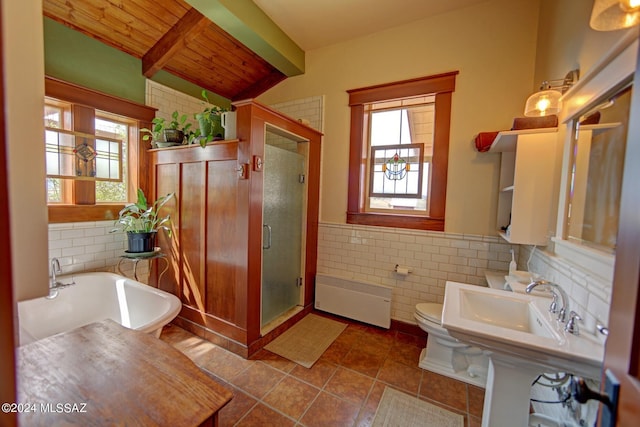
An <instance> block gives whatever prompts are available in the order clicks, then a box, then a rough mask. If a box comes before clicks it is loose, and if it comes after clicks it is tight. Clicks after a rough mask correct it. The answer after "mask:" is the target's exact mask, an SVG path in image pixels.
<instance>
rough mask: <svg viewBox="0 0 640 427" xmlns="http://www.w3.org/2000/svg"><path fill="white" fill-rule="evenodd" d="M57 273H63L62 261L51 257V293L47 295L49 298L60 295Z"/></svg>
mask: <svg viewBox="0 0 640 427" xmlns="http://www.w3.org/2000/svg"><path fill="white" fill-rule="evenodd" d="M56 273H62V269H61V268H60V261H58V258H51V282H50V283H49V295H48V296H47V298H49V299H52V298H55V297H57V296H58V290H57V288H58V281H57V280H56Z"/></svg>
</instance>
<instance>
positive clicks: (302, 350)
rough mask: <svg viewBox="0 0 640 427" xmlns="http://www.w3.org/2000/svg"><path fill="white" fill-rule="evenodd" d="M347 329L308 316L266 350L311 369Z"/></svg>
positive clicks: (338, 324) (317, 317) (329, 321)
mask: <svg viewBox="0 0 640 427" xmlns="http://www.w3.org/2000/svg"><path fill="white" fill-rule="evenodd" d="M346 327H347V325H346V324H344V323H340V322H336V321H335V320H331V319H327V318H325V317H320V316H316V315H315V314H308V315H306V316H305V317H304V318H303V319H302V320H300V321H299V322H298V323H296V324H295V325H293V326H292V327H291V328H289V330H287V331H286V332H285V333H284V334H282V335H280V336H279V337H278V338H276V339H275V340H273V341H271V342H270V343H269V344H267V345H266V346H264V348H265V349H266V350H269V351H270V352H272V353H275V354H278V355H280V356H282V357H285V358H287V359H289V360H291V361H293V362H296V363H297V364H299V365H302V366H304V367H305V368H311V367H312V366H313V364H314V363H316V361H317V360H318V359H319V358H320V356H322V353H324V352H325V351H326V350H327V348H329V346H330V345H331V343H332V342H333V341H334V340H335V339H336V338H338V336H339V335H340V334H341V333H342V331H344V329H345V328H346Z"/></svg>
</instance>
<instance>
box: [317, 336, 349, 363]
mask: <svg viewBox="0 0 640 427" xmlns="http://www.w3.org/2000/svg"><path fill="white" fill-rule="evenodd" d="M352 347H353V346H352V345H351V344H349V343H346V342H340V341H337V340H336V341H334V342H333V343H332V344H331V345H330V346H329V348H328V349H326V350H325V352H324V353H322V356H320V360H324V361H326V362H331V363H340V362H341V361H342V359H343V358H344V356H346V355H347V353H349V350H351V348H352Z"/></svg>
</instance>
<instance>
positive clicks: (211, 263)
mask: <svg viewBox="0 0 640 427" xmlns="http://www.w3.org/2000/svg"><path fill="white" fill-rule="evenodd" d="M237 167H238V166H237V161H236V160H218V161H210V162H207V191H206V206H207V216H206V281H207V288H206V292H207V295H206V303H205V309H206V312H207V313H209V314H212V315H214V316H216V317H218V318H220V319H224V320H226V321H228V322H231V323H234V324H237V323H238V321H239V318H241V317H242V315H241V314H240V313H238V312H237V311H238V309H237V307H236V305H237V304H236V303H237V301H238V300H239V298H241V295H242V296H244V292H242V288H241V286H242V283H243V280H240V279H239V278H238V274H239V272H240V271H243V270H244V269H245V265H246V261H245V260H246V258H247V256H246V251H247V237H246V226H244V227H241V226H240V221H241V219H242V218H243V216H244V215H243V214H242V213H241V212H240V211H239V206H240V202H239V200H238V199H239V198H240V197H241V192H240V191H239V189H238V184H239V182H240V181H239V180H238V174H237V172H236V169H237ZM244 288H246V284H245V285H244ZM243 301H244V299H243ZM243 305H246V304H243ZM240 309H243V308H242V307H240Z"/></svg>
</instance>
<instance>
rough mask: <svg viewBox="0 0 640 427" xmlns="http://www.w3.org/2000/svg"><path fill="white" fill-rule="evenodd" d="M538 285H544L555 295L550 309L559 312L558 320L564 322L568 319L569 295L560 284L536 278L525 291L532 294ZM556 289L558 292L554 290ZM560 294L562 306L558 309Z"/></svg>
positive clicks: (552, 311)
mask: <svg viewBox="0 0 640 427" xmlns="http://www.w3.org/2000/svg"><path fill="white" fill-rule="evenodd" d="M538 286H543V287H545V288H548V289H549V290H550V291H551V294H552V295H553V301H552V302H551V305H550V306H549V311H550V312H551V313H557V314H558V320H559V321H561V322H562V323H564V322H565V321H566V320H567V312H568V311H569V296H568V295H567V293H566V292H565V291H564V289H562V288H561V287H560V285H556V284H555V283H553V282H548V281H546V280H536V281H535V282H531V283H529V284H528V285H527V288H526V289H525V292H526V293H528V294H530V293H531V291H532V290H534V289H535V288H536V287H538ZM554 289H556V290H557V291H558V292H557V293H556V291H555V290H554ZM558 294H560V304H561V305H562V307H560V309H559V310H558Z"/></svg>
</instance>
